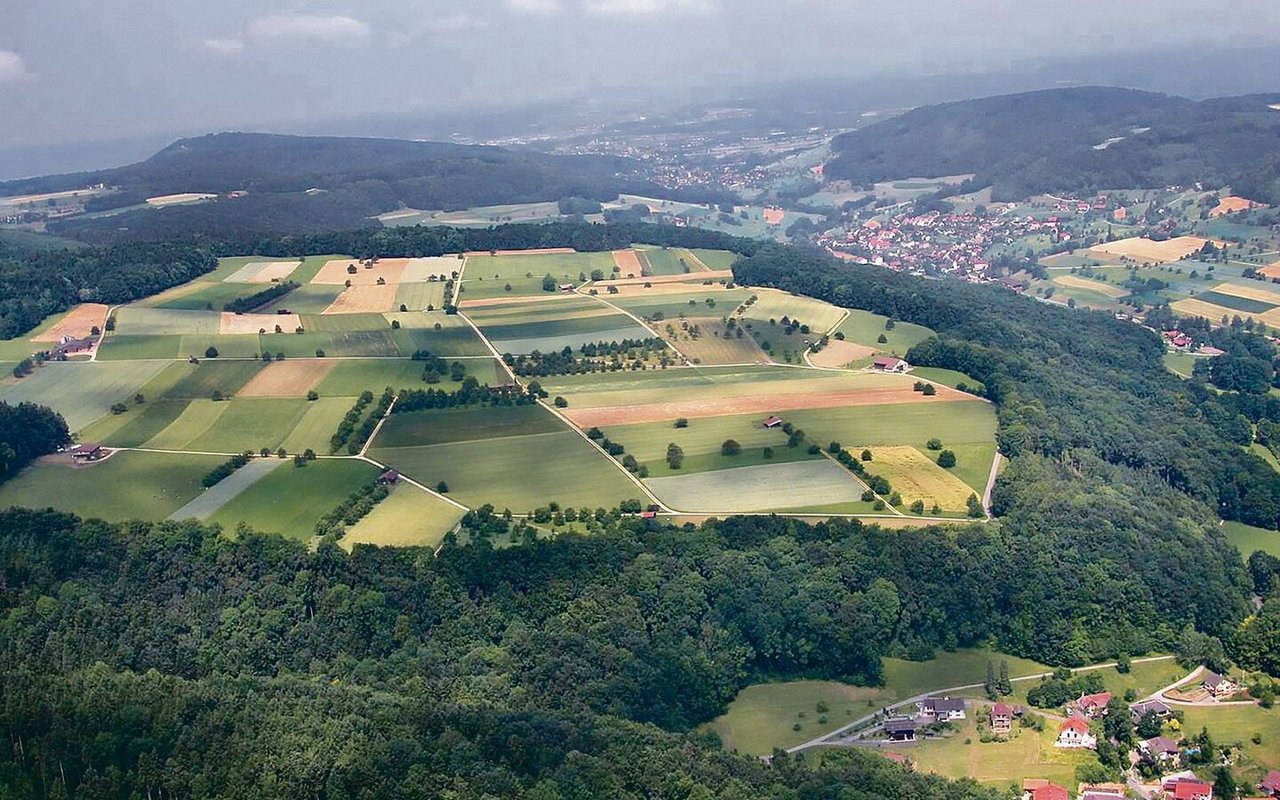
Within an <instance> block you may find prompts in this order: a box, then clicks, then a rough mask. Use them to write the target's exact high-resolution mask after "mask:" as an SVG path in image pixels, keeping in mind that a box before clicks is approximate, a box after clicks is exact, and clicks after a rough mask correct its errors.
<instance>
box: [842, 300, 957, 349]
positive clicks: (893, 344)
mask: <svg viewBox="0 0 1280 800" xmlns="http://www.w3.org/2000/svg"><path fill="white" fill-rule="evenodd" d="M887 321H888V317H882V316H880V315H879V314H872V313H871V312H870V311H861V310H858V309H854V310H853V311H851V312H850V313H849V318H848V319H846V320H845V321H844V322H842V323H840V327H839V328H837V329H836V330H837V331H838V332H840V333H843V334H844V338H845V340H846V341H850V342H855V343H857V344H861V345H865V346H867V347H874V348H876V349H877V350H879V351H881V352H886V353H896V354H898V355H899V356H904V355H906V353H907V351H908V350H910V349H911V347H912V346H913V345H916V344H919V343H920V342H923V341H924V340H925V339H928V338H929V337H930V336H933V335H934V333H933V331H931V330H929V329H928V328H926V327H924V326H922V325H913V324H911V323H910V322H896V323H894V327H893V330H891V331H889V330H885V327H884V325H885V322H887ZM881 334H883V335H884V337H885V338H886V339H887V340H888V341H887V342H885V343H880V342H879V341H878V338H879V337H880V335H881Z"/></svg>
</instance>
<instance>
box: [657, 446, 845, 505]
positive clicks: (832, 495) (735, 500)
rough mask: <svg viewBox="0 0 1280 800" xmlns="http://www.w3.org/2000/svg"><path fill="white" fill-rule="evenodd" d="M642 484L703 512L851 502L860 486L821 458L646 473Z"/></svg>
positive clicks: (675, 502) (670, 502) (664, 497)
mask: <svg viewBox="0 0 1280 800" xmlns="http://www.w3.org/2000/svg"><path fill="white" fill-rule="evenodd" d="M645 483H646V484H647V485H648V486H649V488H650V489H652V490H653V493H654V494H656V495H657V496H658V497H659V498H661V500H662V501H663V502H664V503H666V504H667V505H668V506H670V507H671V508H674V509H677V510H679V511H689V512H705V513H728V512H756V511H771V510H775V509H784V508H799V507H804V506H816V505H826V504H831V503H854V502H858V501H860V499H861V497H862V492H863V491H864V488H863V486H862V484H861V483H859V482H858V480H857V479H856V478H854V477H853V475H851V474H850V473H849V472H848V470H845V469H844V468H843V467H840V466H839V465H837V464H834V463H832V462H830V461H827V460H826V459H823V460H821V461H799V462H793V463H789V464H769V465H762V466H751V467H738V468H736V469H723V470H715V471H712V472H703V473H699V474H696V475H683V476H679V477H665V478H650V479H649V480H647V481H645Z"/></svg>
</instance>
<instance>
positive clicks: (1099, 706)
mask: <svg viewBox="0 0 1280 800" xmlns="http://www.w3.org/2000/svg"><path fill="white" fill-rule="evenodd" d="M1110 702H1111V692H1099V693H1098V694H1086V695H1081V697H1080V699H1079V700H1077V701H1075V702H1074V703H1072V704H1071V706H1070V707H1069V708H1068V709H1067V713H1068V714H1079V715H1080V716H1082V717H1087V718H1089V719H1097V718H1099V717H1105V716H1106V715H1107V703H1110Z"/></svg>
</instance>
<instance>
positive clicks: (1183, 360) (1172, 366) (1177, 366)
mask: <svg viewBox="0 0 1280 800" xmlns="http://www.w3.org/2000/svg"><path fill="white" fill-rule="evenodd" d="M1202 358H1208V356H1197V355H1193V354H1191V353H1165V354H1164V365H1165V367H1166V368H1167V369H1168V370H1169V371H1170V372H1172V373H1174V374H1175V375H1181V376H1182V377H1184V378H1190V377H1191V370H1193V369H1195V365H1196V362H1197V361H1199V360H1200V359H1202Z"/></svg>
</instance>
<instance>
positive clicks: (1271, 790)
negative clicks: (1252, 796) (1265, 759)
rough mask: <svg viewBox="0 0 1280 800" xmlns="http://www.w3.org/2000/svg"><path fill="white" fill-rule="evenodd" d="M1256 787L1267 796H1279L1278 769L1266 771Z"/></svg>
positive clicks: (1279, 777) (1279, 778)
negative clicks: (1265, 774) (1265, 775)
mask: <svg viewBox="0 0 1280 800" xmlns="http://www.w3.org/2000/svg"><path fill="white" fill-rule="evenodd" d="M1258 788H1259V789H1261V790H1262V791H1263V792H1265V793H1266V795H1267V797H1280V769H1273V770H1271V771H1270V772H1268V773H1267V777H1265V778H1263V779H1262V783H1260V784H1258Z"/></svg>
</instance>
